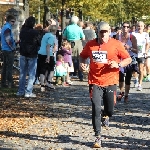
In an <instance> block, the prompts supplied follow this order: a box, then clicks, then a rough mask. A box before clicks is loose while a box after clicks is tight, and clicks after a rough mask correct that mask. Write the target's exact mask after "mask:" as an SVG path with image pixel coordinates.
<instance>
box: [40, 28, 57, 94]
mask: <svg viewBox="0 0 150 150" xmlns="http://www.w3.org/2000/svg"><path fill="white" fill-rule="evenodd" d="M50 29H51V28H50V26H49V27H48V28H47V31H48V32H47V33H45V35H44V36H43V38H42V41H41V47H40V50H39V51H38V59H39V66H40V67H39V68H40V70H39V72H40V83H41V91H42V92H44V91H45V86H48V87H49V88H51V89H55V88H54V86H53V85H51V84H50V83H48V82H47V71H48V72H49V71H51V69H52V68H53V66H54V64H55V62H54V57H53V56H50V55H51V53H52V51H50V48H51V47H54V42H55V37H54V35H53V34H52V33H50ZM45 81H46V82H45Z"/></svg>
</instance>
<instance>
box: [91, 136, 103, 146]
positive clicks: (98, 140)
mask: <svg viewBox="0 0 150 150" xmlns="http://www.w3.org/2000/svg"><path fill="white" fill-rule="evenodd" d="M93 148H101V138H100V137H96V140H95V142H94V145H93Z"/></svg>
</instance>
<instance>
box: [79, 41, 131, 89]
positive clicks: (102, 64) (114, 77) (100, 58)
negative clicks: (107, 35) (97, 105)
mask: <svg viewBox="0 0 150 150" xmlns="http://www.w3.org/2000/svg"><path fill="white" fill-rule="evenodd" d="M80 56H81V57H82V58H83V59H86V58H88V57H89V58H90V71H89V77H88V78H89V79H88V80H89V81H88V82H89V84H95V85H99V86H102V87H104V86H108V85H114V84H118V82H119V69H118V68H110V65H108V60H114V61H116V62H118V63H119V62H120V59H125V58H130V55H129V53H128V52H127V51H126V50H125V48H124V46H123V44H122V43H121V42H120V41H118V40H115V39H113V38H111V39H110V40H109V41H108V43H103V44H102V45H100V44H99V43H98V42H97V41H96V39H94V40H91V41H89V42H88V43H87V44H86V46H85V47H84V49H83V51H82V52H81V53H80Z"/></svg>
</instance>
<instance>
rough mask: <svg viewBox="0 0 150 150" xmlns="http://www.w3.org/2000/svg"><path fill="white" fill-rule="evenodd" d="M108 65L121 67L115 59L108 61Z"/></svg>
mask: <svg viewBox="0 0 150 150" xmlns="http://www.w3.org/2000/svg"><path fill="white" fill-rule="evenodd" d="M108 65H110V68H119V66H118V63H117V62H116V61H114V60H110V61H108Z"/></svg>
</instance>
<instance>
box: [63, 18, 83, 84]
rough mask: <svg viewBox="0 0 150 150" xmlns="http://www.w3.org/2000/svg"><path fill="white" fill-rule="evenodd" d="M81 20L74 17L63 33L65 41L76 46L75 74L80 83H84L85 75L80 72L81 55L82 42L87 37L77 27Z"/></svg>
mask: <svg viewBox="0 0 150 150" xmlns="http://www.w3.org/2000/svg"><path fill="white" fill-rule="evenodd" d="M78 21H79V18H78V17H77V16H73V17H72V18H71V24H70V25H69V26H67V27H66V28H65V30H64V33H63V39H66V40H67V41H69V42H71V43H72V44H74V46H73V48H72V59H73V64H74V73H73V75H74V76H76V75H77V72H78V76H79V79H80V81H83V73H82V72H81V71H80V70H79V55H80V53H81V51H82V50H83V46H82V41H81V40H85V36H84V33H83V30H82V29H81V28H80V27H79V26H78V25H77V23H78Z"/></svg>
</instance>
